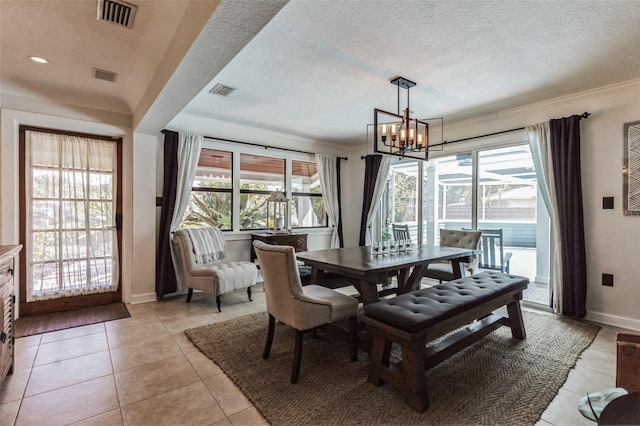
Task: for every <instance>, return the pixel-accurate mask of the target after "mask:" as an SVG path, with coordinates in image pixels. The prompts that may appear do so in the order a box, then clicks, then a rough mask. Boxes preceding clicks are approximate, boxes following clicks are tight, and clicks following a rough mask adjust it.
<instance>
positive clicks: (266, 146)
mask: <svg viewBox="0 0 640 426" xmlns="http://www.w3.org/2000/svg"><path fill="white" fill-rule="evenodd" d="M167 130H168V129H162V131H161V133H164V132H165V131H167ZM202 137H203V138H205V139H215V140H217V141H223V142H231V143H239V144H241V145H249V146H256V147H258V148H264V149H278V150H280V151H288V152H297V153H299V154H309V155H315V154H316V153H315V152H309V151H301V150H299V149H289V148H279V147H277V146H269V145H261V144H259V143H253V142H242V141H235V140H233V139H224V138H216V137H213V136H207V135H203V136H202ZM338 159H339V160H344V161H347V160H348V159H349V157H338Z"/></svg>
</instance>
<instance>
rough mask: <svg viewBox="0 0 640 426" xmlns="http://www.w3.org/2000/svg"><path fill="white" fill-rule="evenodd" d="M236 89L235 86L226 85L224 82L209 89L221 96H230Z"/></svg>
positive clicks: (210, 91)
mask: <svg viewBox="0 0 640 426" xmlns="http://www.w3.org/2000/svg"><path fill="white" fill-rule="evenodd" d="M234 90H236V89H235V88H233V87H229V86H225V85H224V84H216V85H215V86H213V89H211V90H209V93H213V94H214V95H220V96H229V95H230V94H231V92H233V91H234Z"/></svg>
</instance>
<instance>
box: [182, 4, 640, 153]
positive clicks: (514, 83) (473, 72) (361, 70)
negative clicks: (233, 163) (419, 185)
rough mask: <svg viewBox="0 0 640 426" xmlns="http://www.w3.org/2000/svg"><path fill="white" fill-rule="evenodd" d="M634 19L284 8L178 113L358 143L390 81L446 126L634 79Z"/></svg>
mask: <svg viewBox="0 0 640 426" xmlns="http://www.w3.org/2000/svg"><path fill="white" fill-rule="evenodd" d="M638 22H640V1H616V2H612V1H578V2H570V1H553V2H551V1H549V2H542V1H534V2H526V1H419V2H417V1H375V2H373V1H343V2H337V1H335V2H321V1H298V0H292V1H291V2H290V3H289V4H287V6H285V7H284V8H283V9H282V11H281V12H280V13H279V14H278V15H276V16H275V18H274V19H273V20H271V22H270V23H269V24H268V25H267V26H266V27H265V28H264V29H263V30H262V31H261V32H260V33H259V34H258V35H257V36H256V37H255V38H254V40H252V41H251V43H249V44H248V45H247V46H246V47H245V48H244V49H243V50H242V51H241V52H240V53H239V54H238V55H237V56H236V57H235V58H234V59H233V60H232V61H231V62H230V63H229V64H228V65H227V66H226V67H225V68H224V69H223V70H222V71H221V72H220V73H219V74H218V75H217V76H216V77H215V78H214V79H213V81H212V83H211V84H210V85H208V86H207V87H206V88H205V90H203V91H202V92H201V93H200V94H199V95H198V96H196V97H195V98H194V100H193V101H192V102H191V103H190V104H189V105H188V106H187V107H186V108H185V112H187V113H189V114H194V115H202V116H206V117H211V118H214V119H218V120H223V121H229V122H233V123H238V124H243V125H249V126H256V127H261V128H266V129H270V130H275V131H282V132H287V133H293V134H296V135H300V136H303V137H305V138H311V139H321V140H326V141H340V142H351V143H353V144H357V143H361V142H362V141H363V140H364V135H365V129H366V125H367V124H368V123H372V121H373V108H374V107H378V108H382V109H385V110H388V111H392V112H393V111H395V110H396V107H397V100H396V95H397V88H396V86H393V85H391V84H390V83H389V79H390V78H391V77H393V76H396V75H402V76H404V77H407V78H409V79H411V80H413V81H415V82H416V83H417V86H416V87H414V88H413V89H411V109H412V111H414V115H415V116H419V117H422V118H427V117H438V116H444V118H445V123H446V122H451V121H454V120H460V119H464V118H469V117H472V116H476V115H480V114H486V113H491V112H496V111H500V110H504V109H506V108H511V107H516V106H520V105H524V104H528V103H532V102H536V101H541V100H544V99H549V98H553V97H557V96H561V95H567V94H571V93H575V92H579V91H583V90H587V89H591V88H596V87H600V86H604V85H607V84H611V83H615V82H620V81H625V80H631V79H635V78H639V77H640V55H639V54H638V46H640V25H638ZM215 83H223V84H225V85H229V86H232V87H235V88H236V89H237V90H236V91H235V92H233V93H232V94H231V95H230V96H228V97H226V98H225V97H219V96H215V95H212V94H209V93H207V91H208V90H209V89H210V88H211V87H212V86H213V85H214V84H215ZM403 93H406V92H404V91H403ZM401 99H402V101H401V108H403V107H404V104H405V103H406V101H405V100H404V98H401ZM445 129H446V125H445ZM445 137H446V134H445Z"/></svg>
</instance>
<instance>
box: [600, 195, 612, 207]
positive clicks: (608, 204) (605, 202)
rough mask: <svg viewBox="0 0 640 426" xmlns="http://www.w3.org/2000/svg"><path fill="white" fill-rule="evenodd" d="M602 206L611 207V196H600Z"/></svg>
mask: <svg viewBox="0 0 640 426" xmlns="http://www.w3.org/2000/svg"><path fill="white" fill-rule="evenodd" d="M602 208H603V209H607V210H610V209H613V197H602Z"/></svg>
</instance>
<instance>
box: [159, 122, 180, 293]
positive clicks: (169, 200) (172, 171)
mask: <svg viewBox="0 0 640 426" xmlns="http://www.w3.org/2000/svg"><path fill="white" fill-rule="evenodd" d="M163 132H164V182H163V187H162V210H161V212H160V229H159V231H158V248H157V250H156V297H157V298H158V299H162V298H163V297H164V295H165V294H170V293H175V292H176V291H177V290H178V282H177V280H176V272H175V269H174V267H173V260H172V259H171V241H170V240H169V237H170V235H169V234H170V232H171V218H172V217H173V211H174V210H175V204H176V187H177V184H178V133H177V132H172V131H169V130H164V131H163Z"/></svg>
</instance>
